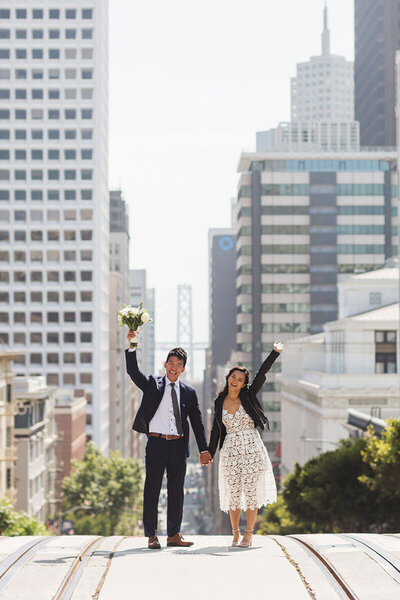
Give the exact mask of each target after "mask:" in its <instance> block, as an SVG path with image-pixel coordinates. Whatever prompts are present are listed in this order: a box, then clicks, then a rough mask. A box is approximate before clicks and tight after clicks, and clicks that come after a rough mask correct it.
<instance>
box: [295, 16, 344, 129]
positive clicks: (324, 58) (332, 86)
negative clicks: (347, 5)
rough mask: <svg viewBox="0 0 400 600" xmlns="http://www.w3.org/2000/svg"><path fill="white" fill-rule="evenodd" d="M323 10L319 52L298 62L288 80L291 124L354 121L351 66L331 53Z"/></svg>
mask: <svg viewBox="0 0 400 600" xmlns="http://www.w3.org/2000/svg"><path fill="white" fill-rule="evenodd" d="M329 37H330V32H329V29H328V9H327V7H326V6H325V8H324V28H323V32H322V53H321V55H320V56H312V57H311V59H310V60H309V61H308V62H303V63H298V64H297V72H296V77H293V78H292V80H291V121H314V122H315V121H321V120H322V121H325V122H329V121H335V122H346V121H347V122H350V121H354V80H353V77H354V65H353V63H352V62H351V61H348V60H346V59H345V58H344V57H343V56H336V55H335V54H331V52H330V40H329Z"/></svg>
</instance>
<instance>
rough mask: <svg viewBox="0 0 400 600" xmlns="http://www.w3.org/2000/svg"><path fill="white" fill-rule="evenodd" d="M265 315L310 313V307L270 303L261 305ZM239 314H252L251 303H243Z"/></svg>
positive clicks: (296, 304) (298, 303)
mask: <svg viewBox="0 0 400 600" xmlns="http://www.w3.org/2000/svg"><path fill="white" fill-rule="evenodd" d="M261 310H262V312H263V313H309V312H310V305H309V304H307V303H305V302H288V303H284V302H268V303H265V304H262V305H261ZM237 312H238V313H245V314H250V313H251V312H252V306H251V304H249V303H243V304H240V305H239V306H237Z"/></svg>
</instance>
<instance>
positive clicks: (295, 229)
mask: <svg viewBox="0 0 400 600" xmlns="http://www.w3.org/2000/svg"><path fill="white" fill-rule="evenodd" d="M0 158H1V150H0ZM333 230H334V231H335V232H336V233H338V234H339V235H384V233H385V226H384V225H336V226H335V227H334V228H333V229H332V227H331V228H324V227H323V226H317V227H316V226H312V225H311V226H310V225H262V226H261V233H262V234H263V235H308V234H312V233H332V231H333ZM251 233H252V232H251V225H243V227H241V228H240V230H239V232H238V235H237V237H238V238H239V237H241V236H243V235H245V236H246V235H247V236H251ZM397 233H398V232H397V227H396V226H394V225H393V227H392V235H393V236H396V235H397Z"/></svg>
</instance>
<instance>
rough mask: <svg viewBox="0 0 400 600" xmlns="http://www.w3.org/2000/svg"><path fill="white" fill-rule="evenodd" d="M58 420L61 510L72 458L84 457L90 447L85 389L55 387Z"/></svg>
mask: <svg viewBox="0 0 400 600" xmlns="http://www.w3.org/2000/svg"><path fill="white" fill-rule="evenodd" d="M55 421H56V429H57V445H56V464H57V473H56V481H55V500H56V510H57V511H59V510H61V506H62V501H63V491H62V481H63V479H64V477H67V476H68V475H70V473H71V460H78V461H81V460H82V459H83V456H84V454H85V449H86V398H85V395H84V393H83V392H82V391H80V390H75V392H73V391H72V390H69V389H62V388H58V389H57V390H56V391H55Z"/></svg>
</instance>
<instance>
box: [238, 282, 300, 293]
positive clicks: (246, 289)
mask: <svg viewBox="0 0 400 600" xmlns="http://www.w3.org/2000/svg"><path fill="white" fill-rule="evenodd" d="M261 292H262V293H263V294H308V293H309V292H310V286H309V285H308V284H306V283H264V284H262V286H261ZM237 293H238V294H251V293H252V288H251V284H243V285H241V286H239V287H238V288H237Z"/></svg>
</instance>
